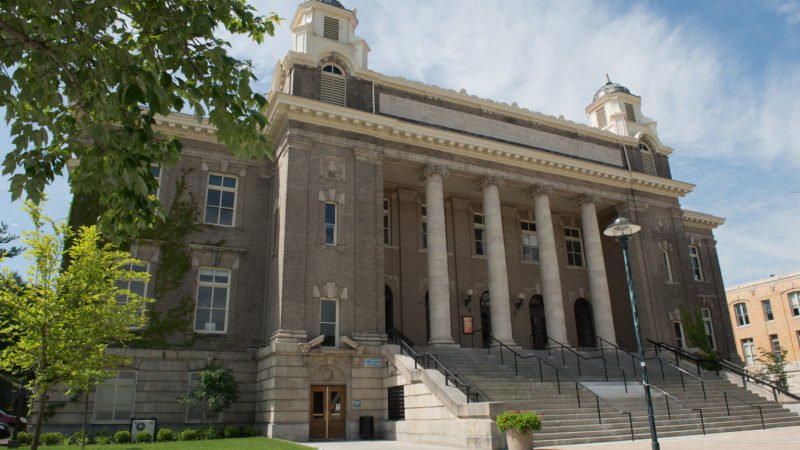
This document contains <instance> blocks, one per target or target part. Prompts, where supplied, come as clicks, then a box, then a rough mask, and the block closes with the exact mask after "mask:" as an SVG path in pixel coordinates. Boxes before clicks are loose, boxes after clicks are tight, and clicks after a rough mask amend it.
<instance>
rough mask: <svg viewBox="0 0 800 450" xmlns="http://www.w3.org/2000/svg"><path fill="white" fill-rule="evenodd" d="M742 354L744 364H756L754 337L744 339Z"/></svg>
mask: <svg viewBox="0 0 800 450" xmlns="http://www.w3.org/2000/svg"><path fill="white" fill-rule="evenodd" d="M742 355H743V356H744V365H746V366H753V365H755V363H756V345H755V344H754V343H753V338H747V339H742Z"/></svg>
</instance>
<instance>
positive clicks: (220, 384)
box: [178, 367, 239, 424]
mask: <svg viewBox="0 0 800 450" xmlns="http://www.w3.org/2000/svg"><path fill="white" fill-rule="evenodd" d="M238 396H239V384H238V383H237V382H236V379H235V378H234V377H233V373H232V372H231V371H230V370H228V369H225V368H223V367H208V368H206V369H204V370H203V371H202V372H200V383H199V384H198V385H197V387H196V388H195V389H193V390H192V391H191V392H189V394H188V395H181V396H179V397H178V401H179V402H181V403H184V404H186V405H189V407H191V408H197V409H199V410H200V411H201V412H202V414H203V424H207V423H209V421H210V420H212V419H213V418H215V417H217V416H218V415H219V414H220V413H221V412H222V411H224V410H225V409H226V408H228V407H229V406H230V405H231V404H233V402H235V401H236V399H237V398H238Z"/></svg>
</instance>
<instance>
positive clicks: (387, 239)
mask: <svg viewBox="0 0 800 450" xmlns="http://www.w3.org/2000/svg"><path fill="white" fill-rule="evenodd" d="M391 207H392V204H391V202H389V199H387V198H385V199H383V243H384V244H386V245H390V244H391V243H392V214H391Z"/></svg>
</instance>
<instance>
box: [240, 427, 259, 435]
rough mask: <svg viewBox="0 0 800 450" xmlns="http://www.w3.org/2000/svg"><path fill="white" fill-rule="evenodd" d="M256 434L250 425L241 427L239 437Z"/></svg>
mask: <svg viewBox="0 0 800 450" xmlns="http://www.w3.org/2000/svg"><path fill="white" fill-rule="evenodd" d="M257 434H258V433H256V429H255V428H253V427H251V426H246V427H241V437H253V436H256V435H257Z"/></svg>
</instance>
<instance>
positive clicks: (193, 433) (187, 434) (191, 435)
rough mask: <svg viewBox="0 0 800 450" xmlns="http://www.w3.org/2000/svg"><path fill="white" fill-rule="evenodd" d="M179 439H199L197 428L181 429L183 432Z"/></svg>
mask: <svg viewBox="0 0 800 450" xmlns="http://www.w3.org/2000/svg"><path fill="white" fill-rule="evenodd" d="M178 439H180V440H181V441H196V440H197V439H198V437H197V430H193V429H191V428H187V429H185V430H183V431H181V434H180V435H178Z"/></svg>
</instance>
